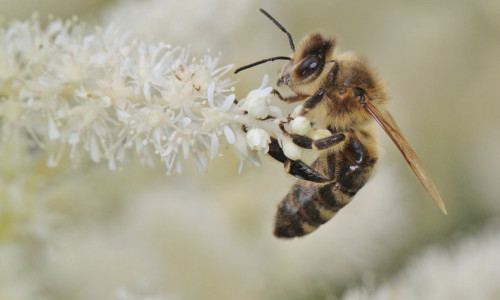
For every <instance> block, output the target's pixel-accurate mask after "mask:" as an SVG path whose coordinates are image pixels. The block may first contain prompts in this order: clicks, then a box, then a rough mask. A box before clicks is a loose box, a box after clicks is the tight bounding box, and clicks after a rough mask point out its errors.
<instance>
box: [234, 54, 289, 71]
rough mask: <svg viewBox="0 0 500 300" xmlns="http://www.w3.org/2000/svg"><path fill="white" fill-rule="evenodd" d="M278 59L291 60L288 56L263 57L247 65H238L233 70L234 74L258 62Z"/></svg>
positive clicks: (258, 63)
mask: <svg viewBox="0 0 500 300" xmlns="http://www.w3.org/2000/svg"><path fill="white" fill-rule="evenodd" d="M278 59H286V60H291V58H290V57H288V56H275V57H271V58H265V59H262V60H259V61H256V62H254V63H251V64H249V65H246V66H243V67H239V68H238V69H236V70H235V71H234V74H236V73H238V72H240V71H243V70H246V69H248V68H251V67H255V66H257V65H260V64H263V63H265V62H268V61H273V60H278Z"/></svg>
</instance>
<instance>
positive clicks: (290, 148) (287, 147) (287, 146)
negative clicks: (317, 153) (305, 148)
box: [282, 139, 302, 160]
mask: <svg viewBox="0 0 500 300" xmlns="http://www.w3.org/2000/svg"><path fill="white" fill-rule="evenodd" d="M282 144H283V145H282V146H283V153H284V154H285V156H286V157H288V158H289V159H291V160H299V159H300V158H301V157H302V149H301V148H300V147H299V146H297V145H295V144H294V143H293V142H292V141H291V140H288V139H285V140H283V141H282Z"/></svg>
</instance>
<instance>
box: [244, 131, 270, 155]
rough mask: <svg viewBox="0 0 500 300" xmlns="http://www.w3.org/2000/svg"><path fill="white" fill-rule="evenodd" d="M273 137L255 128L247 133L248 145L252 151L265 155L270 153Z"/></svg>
mask: <svg viewBox="0 0 500 300" xmlns="http://www.w3.org/2000/svg"><path fill="white" fill-rule="evenodd" d="M269 143H271V137H270V136H269V133H268V132H267V131H265V130H264V129H261V128H253V129H250V130H249V131H248V132H247V144H248V146H250V149H252V150H253V149H255V150H262V151H264V152H265V153H267V152H268V151H269Z"/></svg>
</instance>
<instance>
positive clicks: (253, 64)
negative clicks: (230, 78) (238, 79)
mask: <svg viewBox="0 0 500 300" xmlns="http://www.w3.org/2000/svg"><path fill="white" fill-rule="evenodd" d="M259 10H260V12H261V13H263V14H264V15H265V16H266V17H268V18H269V19H270V20H271V21H273V23H274V24H275V25H276V26H278V28H279V29H281V31H283V32H284V33H286V35H287V36H288V41H289V42H290V48H292V51H293V52H295V46H294V44H293V39H292V36H291V35H290V33H289V32H288V31H286V29H285V27H283V26H282V25H281V24H280V23H278V21H276V19H275V18H273V17H272V16H271V15H270V14H269V13H268V12H267V11H265V10H263V9H262V8H261V9H259ZM278 59H282V60H292V59H291V58H290V57H288V56H275V57H271V58H265V59H262V60H259V61H256V62H254V63H251V64H249V65H246V66H243V67H240V68H238V69H236V70H235V71H234V74H236V73H238V72H240V71H243V70H246V69H248V68H251V67H255V66H257V65H260V64H263V63H265V62H268V61H274V60H278Z"/></svg>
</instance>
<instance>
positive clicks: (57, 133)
mask: <svg viewBox="0 0 500 300" xmlns="http://www.w3.org/2000/svg"><path fill="white" fill-rule="evenodd" d="M86 31H88V29H87V28H85V26H84V25H82V24H81V23H79V22H78V21H77V20H69V21H65V22H64V21H60V20H52V21H51V22H50V23H49V24H48V25H47V26H46V27H45V28H42V27H41V26H40V24H39V22H38V20H37V18H36V17H33V18H32V19H31V20H28V21H24V22H21V21H16V22H12V23H11V24H9V25H8V26H7V27H5V28H4V27H0V135H1V141H0V151H2V144H5V143H6V142H8V141H12V140H22V141H30V142H34V143H36V144H37V146H38V147H39V148H41V149H45V150H44V151H47V153H48V155H49V160H48V164H49V165H50V166H55V165H57V164H58V162H59V160H60V158H61V157H62V155H63V154H65V153H69V157H70V158H71V160H72V161H74V162H78V161H80V159H81V158H82V157H83V156H85V155H88V156H89V157H90V158H91V159H92V160H93V161H95V162H99V161H101V160H107V162H108V165H109V167H110V168H111V169H116V168H118V167H120V166H122V165H123V163H124V162H125V161H126V160H128V159H130V156H137V157H139V158H140V160H141V161H142V162H144V163H146V164H149V165H154V164H155V160H157V159H158V158H159V160H160V161H161V162H162V163H163V164H164V165H165V166H166V169H167V171H168V172H171V171H175V172H177V173H180V172H181V171H182V167H181V161H180V158H184V159H186V158H188V157H193V158H194V160H195V161H196V163H197V166H198V168H199V169H204V168H205V167H206V165H207V163H208V159H209V158H214V157H215V156H216V155H217V154H218V152H219V143H220V137H221V136H224V139H225V141H227V143H229V144H232V145H234V150H235V154H236V156H237V157H238V158H239V159H240V160H241V162H242V163H243V162H244V161H247V162H248V163H249V164H256V163H258V156H257V155H256V150H263V151H267V149H268V144H269V141H270V137H269V135H270V134H272V135H275V136H278V137H279V138H280V140H281V139H282V134H281V133H280V131H279V129H278V126H277V119H275V118H279V117H281V112H280V110H279V109H278V108H277V107H274V106H272V105H270V100H271V98H270V97H271V94H270V92H271V88H270V87H266V84H267V76H266V77H265V79H264V82H263V84H262V85H261V87H259V88H258V89H256V90H254V91H251V92H250V93H249V95H248V97H246V98H245V99H242V100H241V101H239V102H238V101H236V100H235V96H234V94H231V92H232V91H234V88H233V87H231V85H232V82H231V80H230V79H228V78H225V77H224V76H225V74H226V73H227V72H228V71H229V70H230V69H231V68H232V67H233V66H232V65H228V66H223V67H218V66H217V64H218V59H217V58H214V57H213V56H211V55H210V54H207V55H205V56H204V57H203V58H202V59H195V58H193V59H190V57H189V53H188V51H187V50H185V49H181V48H175V47H172V46H170V45H168V44H162V43H160V44H156V45H153V44H150V43H147V42H145V41H143V40H140V39H134V38H132V37H131V36H130V34H124V33H121V32H119V31H118V30H116V29H115V28H114V27H112V26H111V27H108V28H106V29H104V30H99V29H98V30H96V31H94V32H90V33H88V32H86ZM247 112H248V113H247ZM268 116H270V117H271V118H267V119H266V120H264V119H265V118H266V117H268ZM242 125H244V127H245V130H249V132H248V133H249V134H248V136H246V134H245V130H243V128H242ZM241 166H242V165H241ZM240 169H241V167H240Z"/></svg>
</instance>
